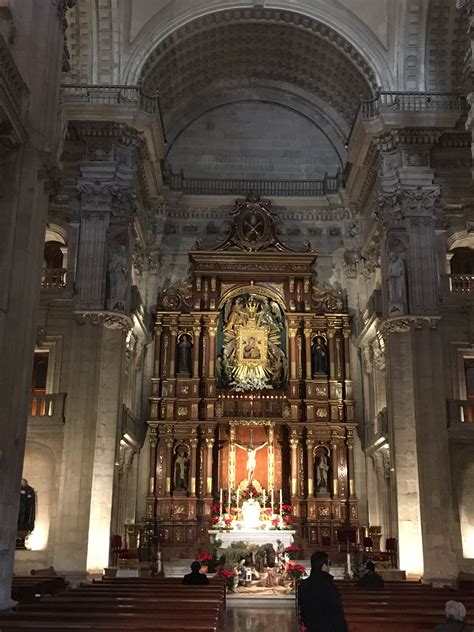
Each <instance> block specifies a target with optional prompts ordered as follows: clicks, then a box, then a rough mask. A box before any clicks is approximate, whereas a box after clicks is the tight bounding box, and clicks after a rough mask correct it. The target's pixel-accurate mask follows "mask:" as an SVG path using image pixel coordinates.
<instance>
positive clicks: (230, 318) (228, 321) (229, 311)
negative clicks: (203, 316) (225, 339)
mask: <svg viewBox="0 0 474 632" xmlns="http://www.w3.org/2000/svg"><path fill="white" fill-rule="evenodd" d="M245 316H246V312H245V310H244V309H243V300H242V299H241V298H236V299H235V301H234V302H233V303H231V301H227V304H226V307H225V313H224V317H225V326H224V331H225V332H226V333H227V332H230V331H233V330H234V329H235V327H237V325H241V324H242V323H243V320H244V317H245Z"/></svg>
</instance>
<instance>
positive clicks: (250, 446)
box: [234, 428, 268, 485]
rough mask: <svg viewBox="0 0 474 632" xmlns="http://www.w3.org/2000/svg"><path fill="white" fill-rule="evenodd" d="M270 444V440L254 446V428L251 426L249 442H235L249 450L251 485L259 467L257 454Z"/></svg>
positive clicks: (248, 461)
mask: <svg viewBox="0 0 474 632" xmlns="http://www.w3.org/2000/svg"><path fill="white" fill-rule="evenodd" d="M267 444H268V441H265V443H260V444H258V445H257V447H255V446H254V443H253V429H252V428H250V439H249V441H248V442H247V443H244V444H243V445H241V444H240V443H237V442H235V443H234V445H235V446H236V447H237V448H240V449H241V450H245V452H247V466H246V467H247V482H248V484H249V485H250V483H251V482H252V479H253V475H254V472H255V468H256V467H257V458H256V454H257V452H258V451H259V450H261V449H262V448H264V447H265V446H266V445H267Z"/></svg>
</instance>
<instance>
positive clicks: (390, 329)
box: [378, 315, 441, 338]
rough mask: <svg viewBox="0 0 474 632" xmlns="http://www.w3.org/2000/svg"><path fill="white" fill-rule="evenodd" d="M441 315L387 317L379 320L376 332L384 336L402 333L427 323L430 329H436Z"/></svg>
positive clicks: (421, 327)
mask: <svg viewBox="0 0 474 632" xmlns="http://www.w3.org/2000/svg"><path fill="white" fill-rule="evenodd" d="M440 318H441V316H415V315H413V316H400V317H397V318H389V319H387V320H384V321H382V322H381V324H380V326H379V328H378V332H379V333H380V335H381V336H383V337H384V338H387V336H389V335H390V334H404V333H408V332H409V331H412V330H413V329H423V327H424V326H425V325H427V326H428V327H429V328H430V329H437V328H438V322H439V320H440Z"/></svg>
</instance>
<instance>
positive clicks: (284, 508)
mask: <svg viewBox="0 0 474 632" xmlns="http://www.w3.org/2000/svg"><path fill="white" fill-rule="evenodd" d="M292 511H293V506H292V505H282V506H281V513H282V514H290V513H291V512H292Z"/></svg>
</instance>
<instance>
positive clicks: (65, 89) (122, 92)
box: [61, 83, 161, 117]
mask: <svg viewBox="0 0 474 632" xmlns="http://www.w3.org/2000/svg"><path fill="white" fill-rule="evenodd" d="M61 94H62V97H63V99H64V102H65V103H66V104H84V105H87V104H88V105H125V106H127V105H131V106H135V107H138V108H139V109H140V110H142V111H143V112H145V113H146V114H152V115H158V116H160V117H161V114H160V105H159V101H158V96H149V95H147V94H144V93H143V92H142V90H141V88H140V86H126V85H93V84H73V83H68V84H63V85H62V86H61Z"/></svg>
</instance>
